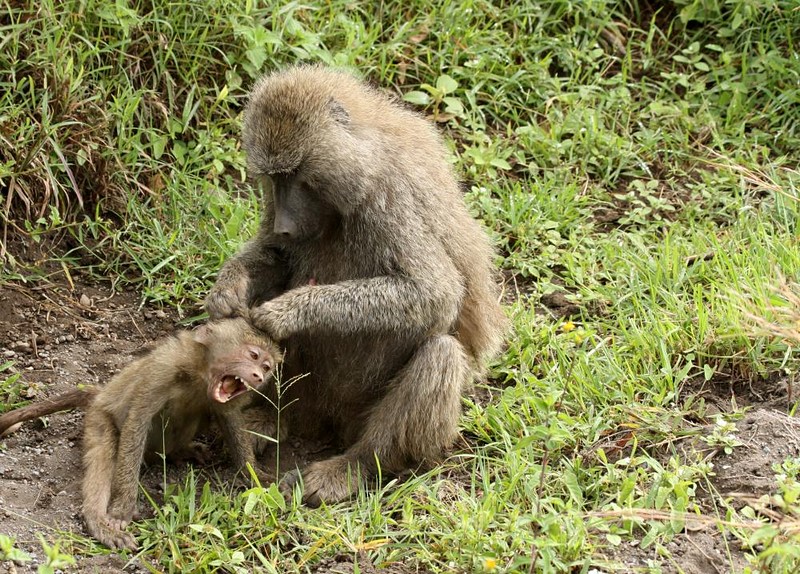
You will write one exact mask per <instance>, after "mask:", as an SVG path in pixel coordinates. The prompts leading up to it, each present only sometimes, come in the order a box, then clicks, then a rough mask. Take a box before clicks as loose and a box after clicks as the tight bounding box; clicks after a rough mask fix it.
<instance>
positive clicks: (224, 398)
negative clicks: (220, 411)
mask: <svg viewBox="0 0 800 574" xmlns="http://www.w3.org/2000/svg"><path fill="white" fill-rule="evenodd" d="M246 392H247V385H246V384H245V382H244V381H243V380H242V378H241V377H238V376H236V375H223V376H222V377H220V378H219V379H218V380H217V383H216V384H215V385H214V389H213V392H212V395H211V397H212V398H213V399H214V400H215V401H217V402H218V403H227V402H228V401H229V400H231V399H233V398H235V397H238V396H239V395H241V394H242V393H246Z"/></svg>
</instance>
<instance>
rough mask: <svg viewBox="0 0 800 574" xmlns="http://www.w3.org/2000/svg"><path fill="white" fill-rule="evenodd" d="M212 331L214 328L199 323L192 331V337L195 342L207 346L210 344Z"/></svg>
mask: <svg viewBox="0 0 800 574" xmlns="http://www.w3.org/2000/svg"><path fill="white" fill-rule="evenodd" d="M213 332H214V328H213V327H212V326H211V325H209V324H205V325H200V326H199V327H197V328H196V329H195V330H194V331H192V338H193V339H194V340H195V342H196V343H200V344H201V345H203V346H204V347H208V346H209V345H210V344H211V334H212V333H213Z"/></svg>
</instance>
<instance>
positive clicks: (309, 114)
mask: <svg viewBox="0 0 800 574" xmlns="http://www.w3.org/2000/svg"><path fill="white" fill-rule="evenodd" d="M243 145H244V149H245V150H246V152H247V156H248V165H249V171H250V174H251V175H252V177H253V178H254V179H255V180H257V181H258V182H259V183H260V184H261V186H262V187H263V190H264V199H263V201H264V212H263V216H262V222H261V227H260V229H259V231H258V233H257V235H256V236H255V237H254V238H253V239H251V240H250V241H249V242H248V243H246V244H245V246H244V247H243V249H242V250H241V252H240V253H239V254H238V255H236V256H235V257H234V258H232V259H231V260H230V261H228V262H227V263H226V264H225V265H224V266H223V268H222V271H221V272H220V276H219V278H218V279H217V282H216V284H215V286H214V288H213V289H212V291H211V293H210V294H209V297H208V299H207V302H206V308H207V310H208V312H209V314H210V315H211V316H212V317H213V318H219V317H225V316H230V315H231V314H236V313H243V314H244V313H246V309H247V307H248V306H252V305H253V304H256V306H254V307H253V308H252V309H251V310H250V311H249V316H250V319H251V321H252V322H253V324H254V325H256V326H258V327H259V328H261V329H264V330H265V331H266V332H267V333H269V335H270V336H272V337H273V338H275V339H277V340H281V341H284V342H285V343H286V356H285V359H284V375H285V377H286V378H289V377H292V376H294V375H299V374H303V373H309V376H308V377H306V378H305V379H303V380H302V381H299V382H298V383H297V384H295V385H293V386H292V387H291V388H290V389H289V390H288V391H287V392H288V393H289V394H290V395H291V396H290V397H289V398H296V399H298V400H297V401H295V403H294V404H293V405H292V406H291V407H290V408H289V409H287V415H288V422H289V423H293V424H294V426H289V432H290V433H293V432H298V430H299V431H300V432H305V433H312V432H318V431H321V430H323V428H324V423H327V424H328V425H329V426H330V427H331V428H332V430H334V431H335V432H336V435H337V436H338V438H340V439H341V441H342V442H343V444H344V446H345V447H346V450H345V451H344V453H343V454H342V455H340V456H336V457H333V458H331V459H328V460H323V461H321V462H315V463H312V464H311V465H309V466H308V467H307V468H306V469H304V470H302V471H301V474H302V477H303V486H304V498H305V500H306V502H307V503H309V504H312V505H313V504H318V503H319V502H321V501H336V500H340V499H342V498H345V497H347V496H349V495H350V494H351V493H352V492H353V491H354V489H355V488H356V486H357V479H359V478H369V477H374V476H375V475H376V474H377V472H378V471H379V468H380V470H381V471H382V472H383V473H385V474H391V473H397V472H399V471H402V470H404V469H408V468H412V467H414V466H416V465H418V464H420V463H429V462H432V461H435V460H437V459H438V458H439V457H440V456H441V455H442V453H443V450H444V449H445V448H446V447H447V446H448V445H450V444H451V443H452V442H453V440H454V439H455V437H456V436H457V421H458V417H459V414H460V395H461V392H462V389H463V388H464V386H465V385H466V384H467V383H468V382H469V381H470V379H471V378H472V377H473V376H475V375H477V374H480V373H481V372H482V371H483V369H484V365H485V363H486V361H487V359H489V358H491V357H492V356H494V355H495V354H496V353H497V352H498V350H499V349H500V346H501V343H502V339H503V335H504V332H505V330H506V327H507V319H506V317H505V316H504V314H503V312H502V309H501V308H500V305H499V302H498V299H499V295H498V289H497V286H496V284H495V282H494V280H493V278H492V274H493V268H492V250H491V248H490V246H489V241H488V240H487V237H486V235H485V233H484V232H483V231H482V230H481V227H480V225H479V224H478V223H477V222H476V221H475V220H474V219H473V218H472V217H470V215H469V213H468V212H467V209H466V207H465V205H464V203H463V200H462V198H461V194H460V191H459V187H458V184H457V182H456V180H455V178H454V176H453V173H452V170H451V168H450V164H449V162H448V160H447V152H446V149H445V147H444V145H443V144H442V141H441V139H440V137H439V135H438V133H437V132H436V130H435V128H434V127H433V126H432V124H430V123H429V122H427V121H425V120H424V119H422V118H420V117H419V116H418V115H416V114H415V113H413V112H411V111H409V110H407V109H405V108H404V107H403V106H402V105H401V104H399V103H397V102H396V101H394V100H393V99H392V98H390V97H387V96H386V95H384V94H382V93H380V92H378V91H377V90H374V89H371V88H370V87H368V86H367V85H365V84H364V83H362V82H360V81H358V80H356V79H355V78H353V77H352V76H350V75H349V74H347V73H343V72H338V71H333V70H330V69H326V68H324V67H317V66H308V67H295V68H291V69H289V70H286V71H283V72H276V73H273V74H270V75H267V76H266V77H264V78H263V79H261V80H260V81H259V82H258V83H257V84H256V86H255V87H254V89H253V91H252V94H251V96H250V101H249V103H248V105H247V108H246V110H245V116H244V131H243ZM284 283H285V290H284V292H283V293H282V294H280V295H277V296H275V295H272V293H271V292H272V291H280V290H279V289H276V285H281V284H284ZM259 286H266V291H267V292H270V293H268V295H267V296H266V297H264V299H265V300H266V302H264V303H261V304H259V303H260V301H257V300H254V298H253V297H250V296H249V295H250V294H252V293H255V292H257V291H259V289H260V287H259ZM263 292H264V290H262V293H263ZM270 295H271V296H270ZM243 310H244V311H243ZM298 425H300V426H301V428H300V429H298V428H297V426H298ZM379 465H380V466H379ZM295 477H296V475H294V476H289V477H287V478H286V479H285V481H284V485H287V484H289V485H290V484H291V483H292V482H293V481H294V480H295Z"/></svg>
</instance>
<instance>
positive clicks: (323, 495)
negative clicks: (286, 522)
mask: <svg viewBox="0 0 800 574" xmlns="http://www.w3.org/2000/svg"><path fill="white" fill-rule="evenodd" d="M302 478H303V502H304V503H305V504H307V505H308V506H311V507H312V508H316V507H317V506H319V505H320V504H322V503H323V502H324V503H326V504H330V503H333V502H339V501H341V500H346V499H348V498H350V497H351V496H352V495H353V494H355V493H356V492H357V491H358V487H359V484H360V482H361V466H360V465H359V464H358V462H357V461H354V460H350V459H349V458H347V457H345V456H335V457H333V458H329V459H327V460H322V461H319V462H314V463H311V464H310V465H308V467H306V468H305V469H304V470H303V475H302ZM284 480H286V479H284Z"/></svg>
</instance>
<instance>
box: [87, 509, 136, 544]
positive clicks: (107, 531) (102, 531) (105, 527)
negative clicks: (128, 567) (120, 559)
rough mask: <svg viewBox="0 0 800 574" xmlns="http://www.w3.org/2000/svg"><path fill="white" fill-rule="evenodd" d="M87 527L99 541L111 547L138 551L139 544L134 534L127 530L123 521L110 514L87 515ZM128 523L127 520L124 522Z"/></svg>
mask: <svg viewBox="0 0 800 574" xmlns="http://www.w3.org/2000/svg"><path fill="white" fill-rule="evenodd" d="M85 520H86V529H87V530H88V531H89V534H91V535H92V537H93V538H95V539H96V540H97V541H98V542H100V543H101V544H105V545H106V546H108V547H109V548H119V549H127V550H131V551H136V550H137V548H138V544H136V539H135V538H134V537H133V535H132V534H130V533H128V532H125V530H124V526H121V525H122V524H123V521H120V520H119V519H114V518H112V517H110V516H102V517H90V516H86V517H85ZM124 524H125V525H127V522H125V523H124Z"/></svg>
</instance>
